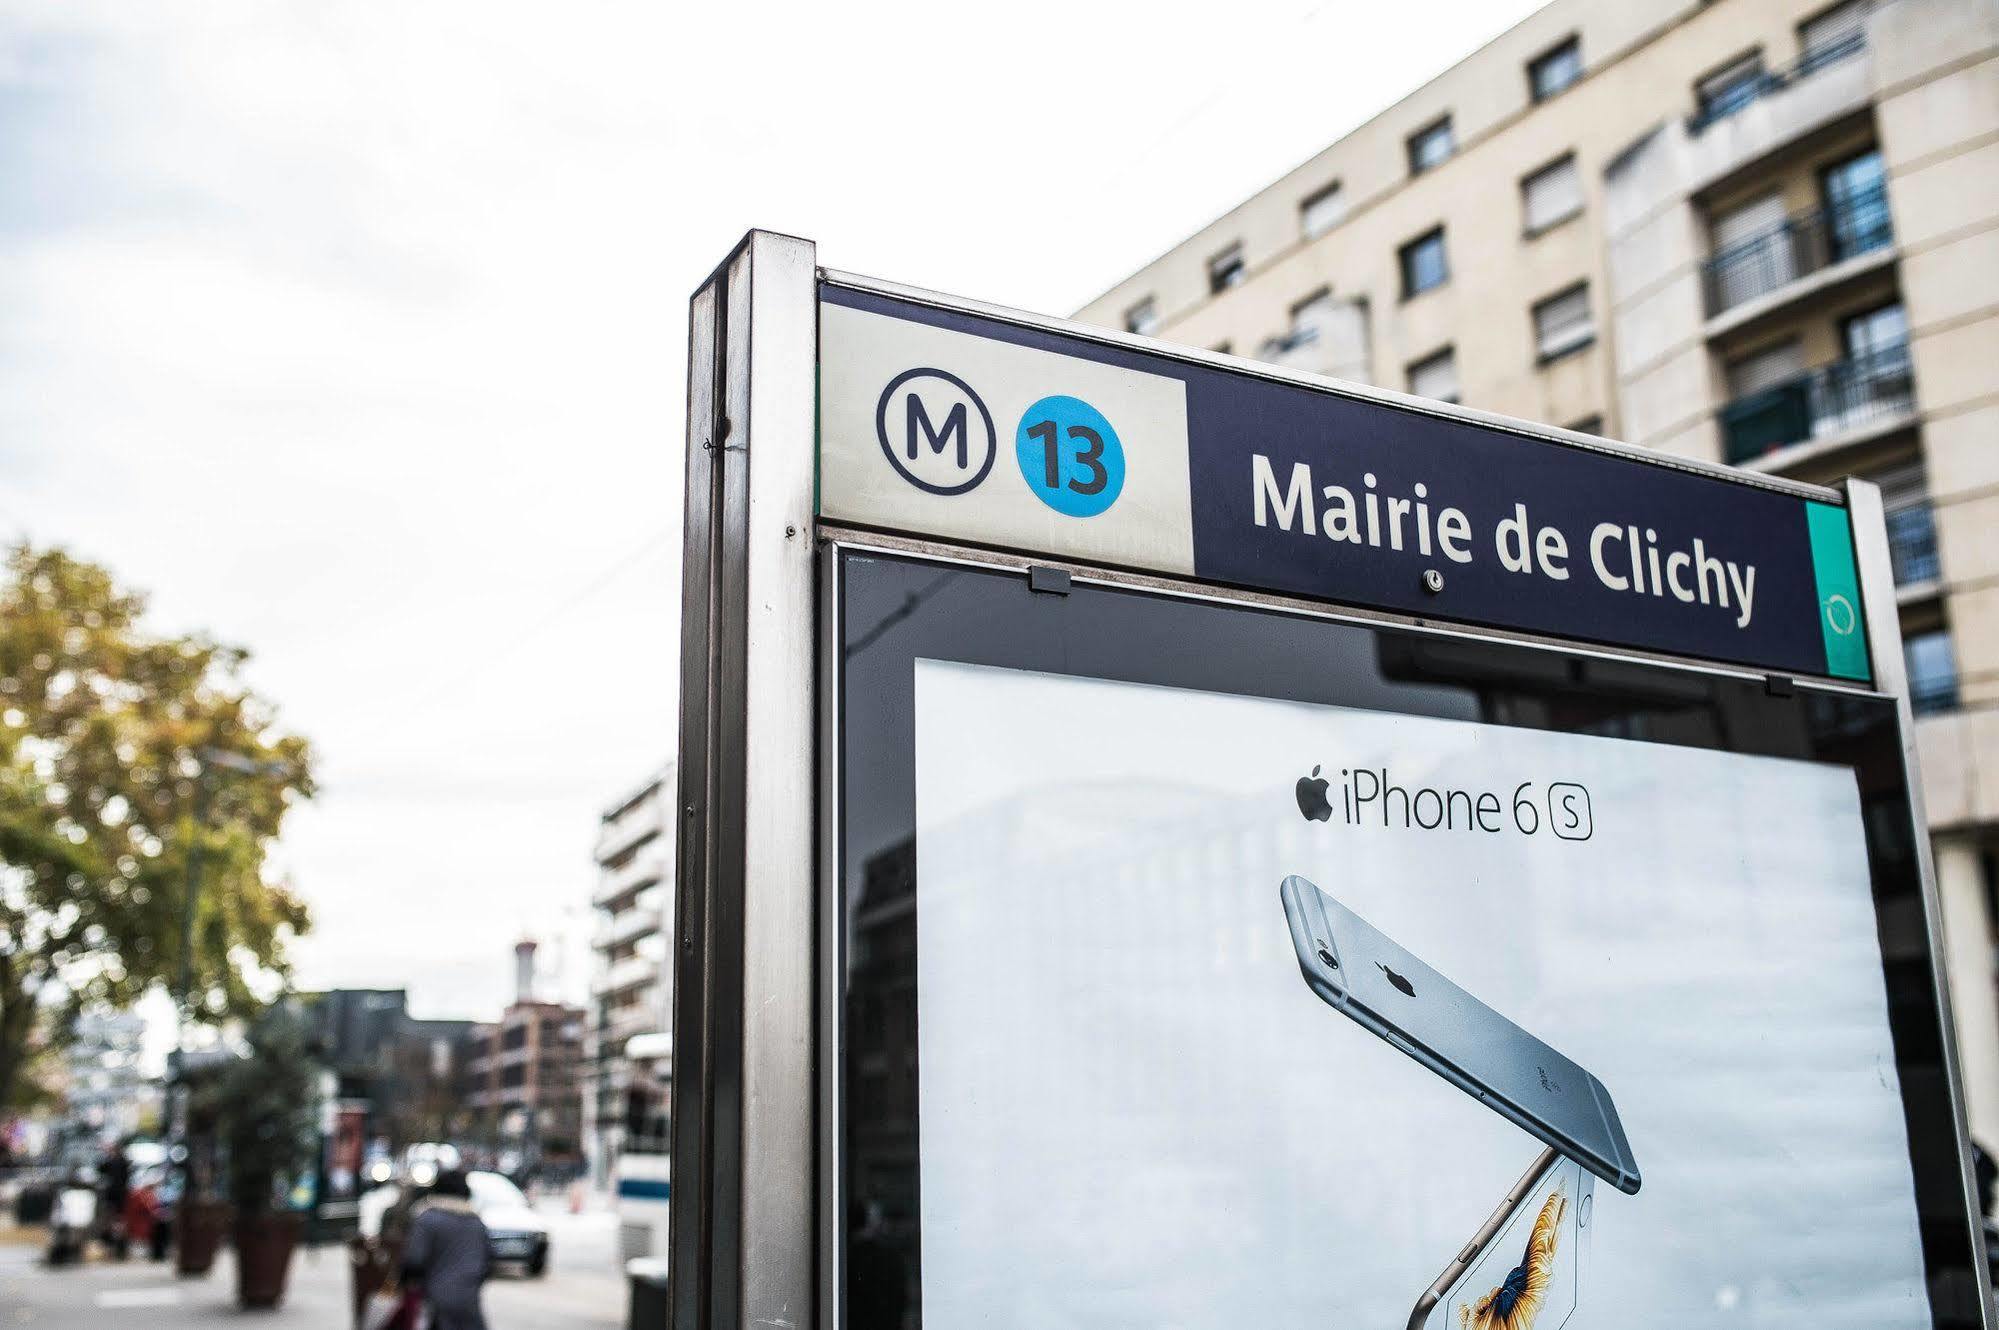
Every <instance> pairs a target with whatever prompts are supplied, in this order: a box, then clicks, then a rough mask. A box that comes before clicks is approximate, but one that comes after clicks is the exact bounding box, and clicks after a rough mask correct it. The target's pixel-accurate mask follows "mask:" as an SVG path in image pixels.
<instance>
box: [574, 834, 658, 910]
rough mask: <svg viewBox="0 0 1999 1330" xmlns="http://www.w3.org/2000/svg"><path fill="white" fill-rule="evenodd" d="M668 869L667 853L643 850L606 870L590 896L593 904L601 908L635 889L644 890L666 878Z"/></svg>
mask: <svg viewBox="0 0 1999 1330" xmlns="http://www.w3.org/2000/svg"><path fill="white" fill-rule="evenodd" d="M666 871H667V861H666V853H665V851H664V850H661V849H658V848H649V849H645V850H641V851H640V852H639V853H638V854H635V855H633V856H632V858H631V859H630V861H628V862H626V863H624V864H621V865H619V866H618V867H616V868H607V869H605V870H604V875H603V877H601V878H599V879H598V881H597V890H596V892H595V893H594V894H592V895H591V897H590V902H591V904H593V905H595V906H597V907H598V908H599V909H602V908H604V907H605V906H608V905H609V904H610V903H611V902H613V901H616V900H621V899H623V898H624V897H626V896H629V895H631V894H632V893H633V892H635V891H643V890H644V889H645V888H647V887H649V886H651V885H652V884H653V883H655V882H659V881H662V880H664V879H665V877H666Z"/></svg>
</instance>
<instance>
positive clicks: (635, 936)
mask: <svg viewBox="0 0 1999 1330" xmlns="http://www.w3.org/2000/svg"><path fill="white" fill-rule="evenodd" d="M664 925H665V920H664V919H663V918H662V917H661V912H660V911H659V910H658V909H657V908H656V907H653V906H646V905H634V906H632V907H631V908H630V909H628V910H621V911H619V912H618V915H617V917H616V918H614V919H610V920H607V921H605V922H604V923H601V924H599V925H598V926H597V930H596V931H595V932H594V933H592V934H591V935H590V945H591V946H592V947H593V948H595V949H596V950H598V951H609V950H610V949H611V948H613V947H622V946H624V945H625V944H627V943H630V942H636V941H638V940H639V939H640V938H642V937H646V936H647V935H649V934H652V933H657V932H659V930H660V929H661V928H662V927H664Z"/></svg>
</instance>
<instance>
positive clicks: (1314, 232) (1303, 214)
mask: <svg viewBox="0 0 1999 1330" xmlns="http://www.w3.org/2000/svg"><path fill="white" fill-rule="evenodd" d="M1346 219H1347V201H1346V196H1345V195H1343V194H1341V193H1340V187H1339V184H1338V182H1335V183H1333V184H1330V185H1327V186H1326V187H1325V188H1324V189H1322V190H1320V191H1319V192H1318V193H1316V194H1314V195H1313V196H1312V197H1311V198H1309V199H1306V200H1305V201H1304V202H1303V203H1301V204H1299V205H1298V229H1299V230H1301V231H1303V232H1304V233H1305V239H1307V240H1317V239H1318V238H1319V237H1320V236H1322V235H1324V234H1325V233H1326V232H1328V231H1330V230H1332V229H1333V228H1334V227H1336V226H1338V225H1339V224H1340V223H1341V222H1343V221H1345V220H1346Z"/></svg>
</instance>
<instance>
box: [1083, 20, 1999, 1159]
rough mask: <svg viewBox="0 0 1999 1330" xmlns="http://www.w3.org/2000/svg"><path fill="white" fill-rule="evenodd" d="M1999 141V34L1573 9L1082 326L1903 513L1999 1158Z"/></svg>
mask: <svg viewBox="0 0 1999 1330" xmlns="http://www.w3.org/2000/svg"><path fill="white" fill-rule="evenodd" d="M1236 58H1238V59H1240V56H1239V55H1238V56H1237V57H1236ZM1995 136H1999V6H1995V5H1993V4H1991V3H1989V2H1980V3H1965V2H1964V0H1880V2H1879V3H1873V2H1871V0H1844V2H1843V3H1835V4H1828V2H1827V0H1705V2H1704V0H1632V2H1631V3H1625V4H1595V3H1590V0H1555V3H1553V4H1550V5H1548V6H1547V7H1546V8H1544V9H1541V10H1539V11H1538V12H1536V13H1535V14H1533V15H1532V16H1531V17H1529V18H1527V19H1526V20H1524V21H1523V22H1521V23H1519V24H1518V25H1516V26H1515V27H1513V28H1512V29H1511V30H1509V31H1508V32H1506V33H1504V34H1503V35H1501V36H1500V37H1498V38H1497V39H1495V40H1494V41H1492V42H1491V43H1489V44H1488V45H1486V46H1485V47H1484V48H1482V49H1481V50H1479V51H1477V52H1474V53H1473V54H1472V55H1470V56H1468V57H1467V58H1466V59H1464V60H1463V61H1461V62H1460V63H1459V64H1457V65H1456V66H1454V67H1452V68H1451V69H1449V70H1447V71H1446V72H1445V73H1443V74H1441V75H1439V76H1438V77H1437V78H1435V79H1433V80H1432V81H1430V82H1429V83H1427V84H1425V85H1424V86H1422V87H1421V88H1418V89H1417V90H1416V91H1414V92H1412V93H1410V94H1409V95H1408V96H1407V97H1405V98H1403V99H1402V100H1401V101H1400V102H1397V103H1396V104H1395V105H1394V106H1392V107H1390V108H1388V109H1387V110H1386V111H1383V112H1382V113H1381V114H1380V115H1378V116H1376V117H1374V119H1372V120H1370V121H1368V122H1367V123H1366V124H1364V125H1362V126H1360V127H1359V128H1358V129H1355V130H1354V131H1353V132H1351V133H1349V134H1348V135H1346V136H1345V137H1344V138H1342V139H1340V140H1339V141H1338V142H1336V143H1334V144H1332V145H1331V146H1330V147H1328V148H1326V149H1325V150H1324V151H1322V152H1320V153H1319V154H1318V155H1316V156H1315V157H1313V158H1312V159H1311V160H1310V161H1308V162H1306V163H1305V164H1304V165H1302V166H1300V167H1298V168H1297V169H1296V170H1295V171H1293V172H1291V173H1290V174H1289V175H1287V176H1285V177H1284V178H1283V179H1281V180H1279V181H1278V182H1277V183H1275V184H1274V185H1272V186H1271V187H1270V188H1268V189H1266V190H1264V191H1263V192H1261V193H1259V194H1256V195H1254V196H1253V197H1251V198H1249V199H1246V200H1244V201H1243V202H1242V203H1240V204H1238V205H1237V206H1236V207H1234V208H1232V209H1231V210H1229V212H1227V213H1226V214H1224V215H1223V216H1222V217H1221V218H1219V219H1218V220H1216V221H1215V222H1213V223H1211V224H1210V225H1208V226H1206V227H1204V228H1202V229H1201V230H1200V231H1199V232H1197V233H1196V234H1195V235H1193V236H1192V237H1190V238H1189V239H1187V240H1186V241H1185V242H1183V243H1181V244H1179V245H1177V246H1175V247H1174V248H1173V249H1172V250H1170V251H1168V252H1167V253H1166V254H1164V255H1162V256H1160V257H1159V258H1158V259H1156V260H1154V261H1153V262H1151V263H1149V264H1147V265H1146V266H1145V267H1143V268H1141V269H1140V270H1139V271H1138V272H1136V273H1134V274H1133V275H1131V276H1130V277H1128V278H1126V279H1124V280H1123V281H1121V282H1119V283H1118V284H1117V285H1116V286H1114V287H1112V288H1111V289H1110V290H1109V291H1108V292H1106V293H1105V294H1104V295H1102V296H1101V297H1099V298H1098V299H1096V300H1094V301H1092V302H1090V304H1089V305H1087V306H1086V307H1084V309H1083V310H1082V311H1081V313H1080V315H1079V317H1081V318H1082V319H1084V320H1087V321H1090V322H1095V323H1099V324H1103V325H1107V326H1111V327H1117V328H1123V329H1126V330H1128V331H1131V332H1138V333H1144V334H1148V335H1152V336H1158V337H1164V338H1167V339H1169V340H1172V341H1177V342H1182V343H1185V344H1187V345H1190V346H1197V347H1203V348H1206V349H1210V350H1215V351H1224V352H1234V353H1235V354H1238V355H1244V356H1250V357H1255V358H1259V359H1262V360H1266V361H1270V362H1273V363H1276V364H1281V365H1285V366H1288V367H1292V368H1296V369H1302V370H1307V371H1311V372H1315V373H1321V374H1330V375H1334V376H1337V377H1341V378H1346V379H1353V380H1358V381H1361V382H1365V383H1370V384H1376V385H1380V386H1382V387H1387V388H1393V389H1398V390H1401V391H1404V392H1407V393H1411V394H1413V395H1416V396H1419V397H1429V398H1434V399H1437V400H1439V401H1446V402H1461V403H1463V404H1465V405H1467V406H1472V407H1478V408H1482V409H1485V410H1489V411H1495V412H1501V413H1504V414H1506V415H1511V416H1518V417H1524V418H1526V419H1529V420H1536V421H1541V422H1545V423H1546V424H1549V425H1554V426H1560V427H1564V428H1567V429H1571V430H1574V431H1576V432H1578V433H1580V434H1588V435H1607V436H1610V437H1613V438H1617V439H1622V440H1624V441H1626V442H1628V443H1632V444H1638V445H1642V446H1644V447H1648V448H1654V449H1657V450H1658V451H1660V452H1662V453H1667V454H1672V455H1676V456H1681V457H1688V458H1696V459H1699V460H1701V461H1705V462H1727V463H1732V464H1734V465H1736V466H1740V467H1744V468H1746V469H1748V470H1751V471H1761V472H1765V473H1768V474H1771V475H1779V476H1788V477H1794V478H1797V479H1800V480H1807V481H1816V482H1831V481H1834V480H1837V479H1839V478H1841V477H1844V476H1849V475H1852V476H1860V477H1863V478H1866V479H1869V480H1872V481H1874V482H1875V483H1876V484H1878V485H1879V486H1880V488H1881V494H1882V499H1883V502H1884V504H1885V506H1886V509H1887V518H1888V537H1889V546H1890V554H1891V559H1892V563H1893V571H1894V578H1895V582H1896V585H1897V593H1898V594H1897V603H1898V607H1899V611H1900V615H1901V621H1902V639H1903V645H1902V664H1903V665H1904V667H1905V670H1906V673H1907V676H1908V679H1909V689H1910V695H1911V698H1912V701H1913V703H1914V706H1915V710H1916V712H1917V714H1918V720H1917V722H1916V745H1917V749H1918V755H1919V758H1920V762H1921V767H1922V776H1923V779H1922V784H1923V794H1924V798H1925V801H1926V804H1927V812H1928V817H1929V822H1930V830H1931V833H1932V844H1933V848H1934V851H1935V861H1936V870H1937V883H1938V887H1939V890H1940V893H1941V895H1942V899H1943V914H1944V928H1945V933H1946V938H1945V941H1946V951H1947V969H1948V973H1949V977H1950V987H1951V991H1952V995H1953V999H1954V1006H1955V1010H1956V1015H1957V1030H1958V1043H1959V1048H1960V1054H1961V1057H1960V1060H1961V1064H1962V1067H1963V1070H1964V1079H1965V1090H1966V1101H1967V1106H1968V1109H1969V1114H1970V1119H1971V1129H1972V1134H1973V1135H1974V1136H1975V1137H1977V1138H1979V1139H1980V1140H1982V1141H1983V1142H1985V1143H1986V1144H1987V1145H1991V1144H1992V1143H1994V1142H1999V980H1996V979H1995V966H1994V954H1995V953H1994V939H1995V937H1999V927H1995V914H1994V906H1993V901H1994V893H1995V878H1994V868H1993V851H1994V847H1995V845H1999V540H1995V539H1994V538H1993V537H1994V533H1995V532H1999V448H1995V447H1994V446H1993V438H1994V435H1995V433H1999V392H1995V389H1999V189H1995V185H1994V182H1995V181H1999V147H1995V145H1994V139H1995Z"/></svg>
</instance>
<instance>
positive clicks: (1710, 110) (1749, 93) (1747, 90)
mask: <svg viewBox="0 0 1999 1330" xmlns="http://www.w3.org/2000/svg"><path fill="white" fill-rule="evenodd" d="M1866 49H1867V34H1866V32H1865V31H1864V30H1856V31H1854V32H1851V33H1848V34H1847V35H1846V36H1844V37H1841V38H1839V39H1838V40H1837V41H1831V42H1827V43H1826V44H1825V45H1824V46H1821V47H1818V48H1816V49H1814V50H1810V51H1807V52H1805V53H1804V54H1803V55H1801V56H1799V57H1798V60H1797V62H1796V63H1795V64H1793V65H1792V66H1791V67H1790V68H1789V69H1781V70H1773V71H1769V70H1766V71H1764V72H1762V73H1759V74H1755V75H1753V76H1751V77H1749V78H1746V79H1744V80H1742V82H1740V83H1735V84H1731V85H1730V86H1729V87H1727V88H1725V89H1723V90H1722V91H1720V92H1717V93H1716V94H1715V95H1714V96H1712V97H1709V98H1708V99H1707V100H1706V101H1704V102H1702V103H1701V107H1700V109H1699V110H1697V111H1695V112H1694V113H1693V114H1692V115H1690V116H1688V117H1687V132H1688V133H1690V134H1699V133H1700V132H1701V131H1702V130H1704V129H1706V128H1707V127H1708V126H1709V125H1712V124H1715V123H1717V122H1719V121H1722V120H1726V119H1728V117H1730V116H1732V115H1734V114H1735V113H1736V112H1738V111H1740V110H1742V109H1743V108H1744V107H1747V106H1751V105H1754V104H1755V103H1756V102H1759V101H1761V100H1763V98H1765V97H1767V96H1769V95H1770V94H1771V93H1773V92H1776V91H1778V90H1780V89H1782V88H1787V87H1789V86H1790V85H1791V84H1793V83H1796V82H1798V81H1799V80H1800V79H1807V78H1810V77H1811V76H1812V75H1813V74H1816V73H1818V72H1819V71H1820V70H1821V69H1824V68H1825V67H1826V66H1827V65H1832V64H1837V63H1839V62H1840V61H1842V60H1844V59H1846V58H1847V57H1849V56H1855V55H1859V54H1860V53H1861V52H1862V51H1864V50H1866Z"/></svg>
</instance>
